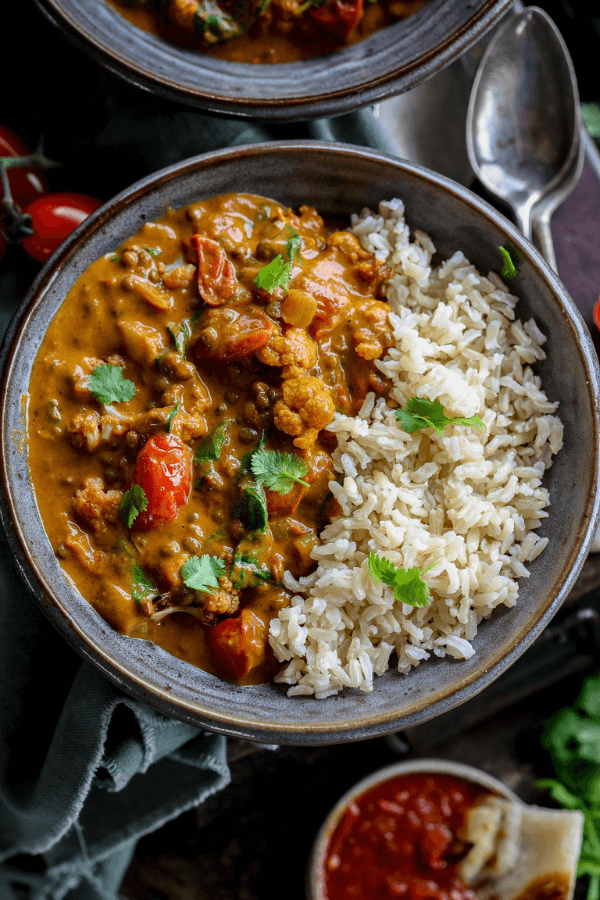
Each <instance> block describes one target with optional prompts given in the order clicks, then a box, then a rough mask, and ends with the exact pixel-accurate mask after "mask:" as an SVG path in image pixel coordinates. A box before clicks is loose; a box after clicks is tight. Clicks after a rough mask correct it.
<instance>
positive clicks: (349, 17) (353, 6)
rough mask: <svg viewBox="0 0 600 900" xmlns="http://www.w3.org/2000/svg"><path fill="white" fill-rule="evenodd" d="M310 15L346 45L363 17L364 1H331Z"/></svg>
mask: <svg viewBox="0 0 600 900" xmlns="http://www.w3.org/2000/svg"><path fill="white" fill-rule="evenodd" d="M310 15H311V16H312V17H313V19H314V20H315V22H316V23H317V24H318V25H319V26H320V27H321V28H322V29H323V31H328V32H329V34H333V35H334V36H335V37H336V38H339V40H340V41H343V42H344V43H345V42H346V41H347V40H348V38H349V37H350V34H351V32H352V31H353V29H354V28H356V26H357V25H358V23H359V22H360V20H361V19H362V17H363V0H329V2H328V3H325V5H324V6H320V7H319V8H318V9H311V10H310Z"/></svg>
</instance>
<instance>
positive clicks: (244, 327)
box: [194, 303, 276, 362]
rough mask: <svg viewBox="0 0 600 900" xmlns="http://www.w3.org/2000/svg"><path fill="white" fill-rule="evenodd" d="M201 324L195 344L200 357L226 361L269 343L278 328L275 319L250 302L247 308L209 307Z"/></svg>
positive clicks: (195, 350)
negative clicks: (241, 310)
mask: <svg viewBox="0 0 600 900" xmlns="http://www.w3.org/2000/svg"><path fill="white" fill-rule="evenodd" d="M234 322H235V325H234ZM200 327H201V331H200V333H199V335H198V340H197V342H196V344H195V346H194V352H195V353H196V355H197V356H198V358H199V359H214V360H223V361H225V362H233V361H234V360H236V359H243V358H244V357H246V356H251V355H252V354H253V353H256V351H257V350H260V348H261V347H264V346H265V345H266V344H268V343H269V341H270V340H271V338H272V337H273V335H274V334H275V331H276V328H275V323H274V322H273V320H272V319H270V318H269V317H268V316H267V315H265V313H263V312H262V310H260V309H259V308H258V307H256V306H253V304H251V303H249V304H248V305H247V306H245V307H244V312H240V311H239V310H237V309H234V308H233V307H231V306H222V307H216V308H213V309H209V310H207V311H205V313H204V315H203V317H202V323H201V326H200Z"/></svg>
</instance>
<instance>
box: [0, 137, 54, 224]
mask: <svg viewBox="0 0 600 900" xmlns="http://www.w3.org/2000/svg"><path fill="white" fill-rule="evenodd" d="M30 153H31V149H30V148H29V147H28V146H27V144H26V143H25V141H24V140H22V139H21V138H20V137H19V135H18V134H15V132H14V131H11V130H10V128H7V127H6V125H0V156H28V155H29V154H30ZM8 181H9V184H10V190H11V193H12V195H13V200H14V201H15V203H17V204H18V205H19V206H20V207H21V208H23V206H25V204H27V203H30V202H31V200H35V198H36V197H39V196H40V194H45V193H47V191H48V189H49V188H48V182H47V181H46V176H45V175H44V174H43V173H42V172H41V171H40V170H39V169H9V172H8ZM0 193H1V189H0Z"/></svg>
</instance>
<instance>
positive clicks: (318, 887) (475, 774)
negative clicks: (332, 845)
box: [306, 759, 523, 900]
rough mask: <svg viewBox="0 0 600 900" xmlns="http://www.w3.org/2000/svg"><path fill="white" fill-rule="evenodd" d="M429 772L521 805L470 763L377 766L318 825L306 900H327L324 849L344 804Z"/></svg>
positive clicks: (430, 761) (432, 761) (439, 761)
mask: <svg viewBox="0 0 600 900" xmlns="http://www.w3.org/2000/svg"><path fill="white" fill-rule="evenodd" d="M421 773H426V774H428V775H429V774H431V775H451V776H452V777H453V778H461V779H464V780H465V781H470V782H472V783H473V784H477V785H480V786H481V787H483V788H487V789H488V790H489V791H490V793H492V794H496V795H498V796H500V797H505V798H506V799H507V800H512V801H513V803H519V804H523V801H522V800H521V799H520V798H519V797H517V795H516V794H515V793H513V791H511V790H510V788H507V787H506V785H505V784H503V783H502V782H501V781H498V779H497V778H493V777H492V776H491V775H488V774H487V772H483V771H482V770H481V769H475V768H474V767H473V766H466V765H463V764H462V763H456V762H452V761H451V760H445V759H414V760H408V761H406V762H400V763H395V764H394V765H391V766H386V767H385V768H384V769H378V770H377V771H376V772H373V773H372V774H371V775H367V777H366V778H363V779H362V780H361V781H359V782H358V783H357V784H355V785H353V787H351V788H350V789H349V790H348V791H346V793H345V794H344V795H343V796H342V797H340V799H339V800H338V802H337V803H336V805H335V806H334V807H333V809H332V810H331V812H330V813H329V815H328V816H327V818H326V819H325V821H324V822H323V824H322V825H321V827H320V829H319V831H318V833H317V836H316V838H315V840H314V843H313V846H312V850H311V854H310V860H309V863H308V868H307V872H306V897H307V900H327V894H326V891H325V862H326V859H327V850H328V847H329V842H330V840H331V838H332V836H333V833H334V832H335V829H336V828H337V825H338V822H339V821H340V819H341V817H342V816H343V814H344V813H345V811H346V809H347V807H348V804H349V803H350V802H351V801H352V800H356V799H357V798H358V797H360V796H361V794H364V793H365V792H366V791H369V790H371V788H374V787H376V786H377V785H379V784H383V783H384V782H385V781H389V780H390V779H392V778H398V777H400V776H401V775H414V774H421Z"/></svg>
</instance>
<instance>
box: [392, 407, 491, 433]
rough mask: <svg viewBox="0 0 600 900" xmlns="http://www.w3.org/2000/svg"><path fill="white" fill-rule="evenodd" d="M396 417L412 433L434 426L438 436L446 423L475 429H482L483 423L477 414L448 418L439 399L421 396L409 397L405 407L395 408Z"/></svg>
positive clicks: (483, 427)
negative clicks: (467, 416) (428, 398)
mask: <svg viewBox="0 0 600 900" xmlns="http://www.w3.org/2000/svg"><path fill="white" fill-rule="evenodd" d="M396 418H397V420H398V421H399V422H400V424H401V425H402V427H403V429H404V430H405V431H408V433H409V434H412V433H413V431H419V430H420V429H421V428H435V430H436V431H437V433H438V434H439V436H440V437H443V436H444V428H445V427H446V426H447V425H468V426H469V427H470V428H475V430H476V431H484V430H485V425H484V424H483V422H482V421H481V419H480V418H479V416H469V418H465V417H464V416H456V417H455V418H450V417H449V416H447V415H446V413H445V412H444V407H443V406H442V404H441V403H440V401H439V400H426V399H424V398H422V397H411V398H410V400H409V401H408V403H407V404H406V409H397V410H396Z"/></svg>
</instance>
